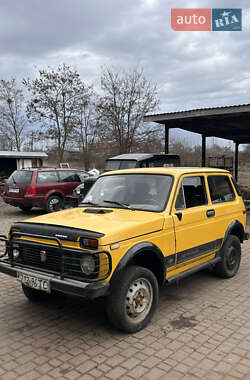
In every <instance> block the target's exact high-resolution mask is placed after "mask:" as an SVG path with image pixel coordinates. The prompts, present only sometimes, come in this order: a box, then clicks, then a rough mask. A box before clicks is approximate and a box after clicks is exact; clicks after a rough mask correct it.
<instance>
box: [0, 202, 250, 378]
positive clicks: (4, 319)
mask: <svg viewBox="0 0 250 380" xmlns="http://www.w3.org/2000/svg"><path fill="white" fill-rule="evenodd" d="M39 213H40V212H39V211H33V212H31V213H29V214H26V215H25V214H24V213H22V212H21V211H19V210H17V209H15V208H12V207H10V206H6V205H4V206H1V207H0V221H1V222H0V233H6V232H7V230H8V228H9V226H10V225H11V223H12V222H13V221H16V220H21V219H23V218H25V217H27V216H30V215H37V214H39ZM249 278H250V241H249V242H246V243H244V245H243V247H242V264H241V268H240V271H239V273H238V275H237V276H236V277H234V278H233V279H230V280H222V279H218V278H216V277H214V276H213V275H212V274H211V273H208V272H202V273H198V274H196V275H194V276H192V277H189V278H187V279H185V280H182V281H181V282H180V283H179V285H178V286H177V285H176V284H174V285H171V286H168V287H165V288H163V289H162V290H161V293H160V303H159V307H158V309H157V312H156V314H155V317H154V318H153V321H152V322H151V323H150V324H149V326H148V327H147V328H145V329H144V330H143V331H140V332H139V333H136V334H134V335H128V334H124V333H120V332H117V331H116V330H114V329H113V328H112V327H111V326H110V325H109V323H108V321H107V319H106V317H105V313H104V306H103V304H102V303H101V302H91V303H90V302H89V303H87V302H84V301H82V300H79V299H76V298H72V297H66V296H65V297H64V296H61V297H60V298H58V299H53V300H52V301H50V302H46V303H43V304H42V303H40V304H31V303H29V302H28V301H27V300H26V298H25V297H24V295H23V294H22V291H21V288H20V284H19V283H18V282H17V281H16V280H14V279H13V278H10V277H8V276H5V275H2V274H0V315H1V318H0V358H1V360H0V379H1V380H16V379H18V380H35V379H39V380H49V379H52V380H53V379H66V380H75V379H81V380H93V379H101V380H116V379H119V380H136V379H143V380H144V379H145V380H157V379H162V380H165V379H167V380H175V379H176V380H178V379H187V380H188V379H213V380H217V379H218V380H220V379H228V380H233V379H237V380H239V379H244V380H247V379H250V286H249Z"/></svg>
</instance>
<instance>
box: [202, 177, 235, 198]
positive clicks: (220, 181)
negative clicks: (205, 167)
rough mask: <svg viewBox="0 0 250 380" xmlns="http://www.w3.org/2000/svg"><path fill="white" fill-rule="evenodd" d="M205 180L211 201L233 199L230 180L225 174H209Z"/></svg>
mask: <svg viewBox="0 0 250 380" xmlns="http://www.w3.org/2000/svg"><path fill="white" fill-rule="evenodd" d="M207 180H208V186H209V191H210V196H211V201H212V203H221V202H230V201H233V200H234V199H235V195H234V191H233V188H232V185H231V182H230V180H229V178H228V177H227V176H225V175H214V176H212V175H211V176H208V178H207Z"/></svg>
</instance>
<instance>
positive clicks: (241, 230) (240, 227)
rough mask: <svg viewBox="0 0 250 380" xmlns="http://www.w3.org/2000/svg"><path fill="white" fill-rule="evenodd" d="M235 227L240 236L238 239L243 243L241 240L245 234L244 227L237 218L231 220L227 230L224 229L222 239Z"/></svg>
mask: <svg viewBox="0 0 250 380" xmlns="http://www.w3.org/2000/svg"><path fill="white" fill-rule="evenodd" d="M234 228H236V229H237V230H238V231H239V233H240V236H238V237H239V239H240V242H241V243H243V240H244V236H245V231H244V227H243V225H242V224H241V222H239V221H238V220H233V221H232V222H231V223H230V224H229V226H228V227H227V230H226V233H225V236H224V241H226V240H227V238H228V236H229V235H230V234H231V232H232V230H233V229H234Z"/></svg>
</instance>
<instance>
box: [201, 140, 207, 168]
mask: <svg viewBox="0 0 250 380" xmlns="http://www.w3.org/2000/svg"><path fill="white" fill-rule="evenodd" d="M201 137H202V144H201V156H202V158H201V166H206V136H205V135H201Z"/></svg>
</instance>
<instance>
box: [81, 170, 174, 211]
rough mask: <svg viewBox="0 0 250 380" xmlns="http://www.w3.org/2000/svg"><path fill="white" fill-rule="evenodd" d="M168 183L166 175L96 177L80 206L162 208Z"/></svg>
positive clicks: (148, 209)
mask: <svg viewBox="0 0 250 380" xmlns="http://www.w3.org/2000/svg"><path fill="white" fill-rule="evenodd" d="M171 185H172V177H171V176H170V175H160V174H117V175H107V176H103V177H100V178H99V179H98V180H97V181H96V183H95V184H94V185H93V187H92V188H91V189H90V191H89V192H88V194H87V195H86V197H85V198H84V200H83V201H82V202H81V203H80V206H84V205H86V204H87V205H90V204H91V203H93V204H94V205H96V206H97V205H98V206H101V207H118V208H130V209H133V210H136V209H137V210H144V211H157V212H159V211H163V210H164V208H165V207H166V203H167V200H168V197H169V193H170V189H171Z"/></svg>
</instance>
